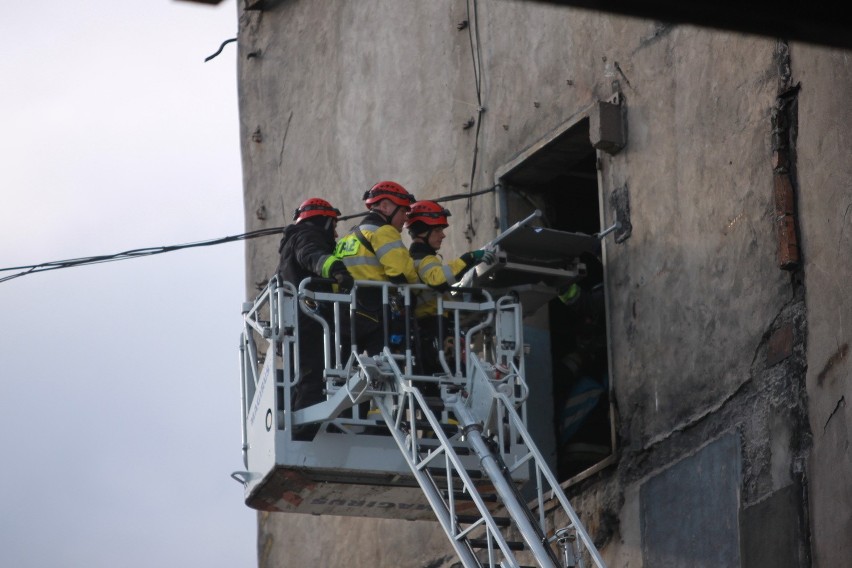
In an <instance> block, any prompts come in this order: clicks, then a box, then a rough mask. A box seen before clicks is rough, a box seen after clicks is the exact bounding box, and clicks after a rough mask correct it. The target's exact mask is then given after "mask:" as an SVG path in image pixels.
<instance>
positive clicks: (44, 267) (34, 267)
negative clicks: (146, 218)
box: [0, 227, 284, 283]
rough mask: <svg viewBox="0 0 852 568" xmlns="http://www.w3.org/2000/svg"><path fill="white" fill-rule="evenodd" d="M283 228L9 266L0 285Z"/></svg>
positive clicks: (258, 234) (226, 241)
mask: <svg viewBox="0 0 852 568" xmlns="http://www.w3.org/2000/svg"><path fill="white" fill-rule="evenodd" d="M283 230H284V229H283V227H275V228H270V229H259V230H257V231H251V232H248V233H243V234H241V235H233V236H229V237H221V238H218V239H211V240H207V241H199V242H195V243H187V244H181V245H169V246H162V247H148V248H140V249H133V250H128V251H124V252H119V253H115V254H107V255H100V256H88V257H82V258H72V259H67V260H56V261H52V262H42V263H40V264H30V265H24V266H11V267H8V268H0V272H8V271H11V270H18V271H19V272H17V273H15V274H10V275H8V276H4V277H2V278H0V283H2V282H6V281H8V280H12V279H14V278H20V277H21V276H27V275H29V274H35V273H37V272H46V271H48V270H59V269H62V268H72V267H74V266H87V265H90V264H101V263H104V262H115V261H118V260H128V259H131V258H141V257H145V256H153V255H156V254H163V253H167V252H173V251H176V250H183V249H188V248H196V247H208V246H213V245H221V244H224V243H230V242H234V241H244V240H248V239H255V238H258V237H265V236H268V235H274V234H278V233H281V232H282V231H283Z"/></svg>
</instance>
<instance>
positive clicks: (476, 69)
mask: <svg viewBox="0 0 852 568" xmlns="http://www.w3.org/2000/svg"><path fill="white" fill-rule="evenodd" d="M471 3H473V18H472V19H471V9H470V8H471ZM466 5H467V20H468V22H470V25H468V26H467V30H468V31H467V33H468V39H469V40H470V55H471V58H472V60H473V61H472V63H473V81H474V86H475V88H476V105H477V106H476V112H477V116H476V132H475V133H474V138H473V159H472V160H471V166H470V180H469V182H468V186H467V187H468V196H467V197H468V200H467V207H466V209H467V229H466V230H465V236H466V237H467V240H468V242H472V241H473V237H475V236H476V229H475V228H474V226H473V184H474V181H475V179H476V162H477V158H478V155H479V133H480V131H481V128H482V113H483V112H485V108H484V107H483V106H482V50H481V48H480V45H479V10H478V9H477V7H476V0H467V3H466ZM474 35H476V41H475V42H474V37H473V36H474Z"/></svg>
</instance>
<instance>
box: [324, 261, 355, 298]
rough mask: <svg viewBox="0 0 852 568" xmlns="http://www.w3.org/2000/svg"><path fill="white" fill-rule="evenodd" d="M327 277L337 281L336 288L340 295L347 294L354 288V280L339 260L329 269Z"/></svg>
mask: <svg viewBox="0 0 852 568" xmlns="http://www.w3.org/2000/svg"><path fill="white" fill-rule="evenodd" d="M329 276H331V277H332V278H334V279H335V280H337V288H338V290H339V291H340V293H342V294H348V293H349V292H350V291H351V290H352V287H353V286H355V279H354V278H352V275H351V274H349V271H348V270H346V265H345V264H343V263H342V262H341V261H339V260H338V261H336V262H335V263H334V264H332V265H331V267H330V268H329Z"/></svg>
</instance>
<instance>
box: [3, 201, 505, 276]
mask: <svg viewBox="0 0 852 568" xmlns="http://www.w3.org/2000/svg"><path fill="white" fill-rule="evenodd" d="M496 189H497V186H496V185H495V186H492V187H489V188H487V189H482V190H480V191H476V192H469V193H459V194H455V195H446V196H444V197H441V198H438V199H436V200H435V201H455V200H456V199H469V198H470V197H473V196H476V195H482V194H485V193H490V192H492V191H495V190H496ZM367 213H368V212H366V211H365V212H364V213H352V214H350V215H344V216H342V217H338V221H345V220H347V219H354V218H356V217H363V216H364V215H366V214H367ZM283 232H284V227H269V228H267V229H258V230H256V231H250V232H248V233H242V234H239V235H231V236H228V237H220V238H218V239H209V240H206V241H198V242H194V243H185V244H180V245H166V246H161V247H146V248H138V249H131V250H127V251H124V252H119V253H115V254H105V255H98V256H84V257H81V258H70V259H66V260H54V261H51V262H42V263H39V264H25V265H21V266H9V267H6V268H0V272H10V271H12V270H17V271H18V272H16V273H15V274H10V275H8V276H4V277H2V278H0V283H3V282H6V281H8V280H13V279H15V278H20V277H21V276H27V275H29V274H35V273H37V272H46V271H48V270H60V269H62V268H73V267H75V266H88V265H90V264H101V263H104V262H116V261H119V260H129V259H131V258H141V257H146V256H154V255H156V254H163V253H167V252H174V251H176V250H184V249H188V248H197V247H209V246H214V245H221V244H225V243H231V242H236V241H245V240H249V239H256V238H258V237H268V236H270V235H277V234H280V233H283Z"/></svg>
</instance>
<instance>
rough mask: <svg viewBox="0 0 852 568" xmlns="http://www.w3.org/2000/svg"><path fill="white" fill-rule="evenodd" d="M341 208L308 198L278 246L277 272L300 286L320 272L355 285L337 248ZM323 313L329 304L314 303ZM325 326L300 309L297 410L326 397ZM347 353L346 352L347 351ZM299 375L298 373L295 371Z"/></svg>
mask: <svg viewBox="0 0 852 568" xmlns="http://www.w3.org/2000/svg"><path fill="white" fill-rule="evenodd" d="M339 216H340V211H339V210H338V209H336V208H335V207H332V205H331V204H330V203H329V202H328V201H326V200H325V199H320V198H318V197H312V198H310V199H306V200H305V201H304V202H302V204H301V205H299V207H298V208H297V209H296V212H295V213H294V215H293V220H294V221H295V223H293V224H290V225H288V226H287V227H286V228H285V229H284V236H283V237H282V238H281V244H280V245H279V247H278V252H279V254H280V260H279V263H278V269H277V275H278V278H279V279H280V280H282V281H287V282H290V283H292V284H293V285H294V286H296V287H297V288H298V286H299V283H300V282H301V281H302V280H304V279H305V278H309V277H312V276H320V277H323V278H332V279H334V280H336V281H337V286H338V288H339V290H340V291H341V292H346V291H348V290H350V289H351V288H352V286H353V285H354V282H353V278H352V276H351V275H350V274H349V272H348V271H347V269H346V266H345V265H344V264H343V263H342V262H341V261H340V260H339V259H337V258H336V257H335V256H334V255H333V254H332V253H333V252H334V246H335V238H336V237H337V231H336V227H337V218H338V217H339ZM311 289H313V290H319V291H327V292H330V291H332V287H331V285H329V284H323V283H321V284H318V285H312V286H311ZM313 307H314V308H315V309H316V310H317V311H318V312H319V313H320V314H321V315H325V316H326V317H327V318H328V315H329V314H327V313H325V314H323V312H324V311H326V312H327V311H329V310H324V309H323V308H325V306H317V305H314V306H313ZM341 327H343V328H344V329H342V330H341V331H344V330H345V332H346V333H344V334H343V335H344V336H346V335H348V325H343V326H341ZM322 341H323V330H322V327H321V326H320V324H319V323H317V322H316V321H315V320H313V319H311V318H310V317H309V316H307V315H305V314H304V313H302V311H301V310H299V366H300V368H299V369H298V370H297V371H298V374H299V377H300V378H299V382H298V384H297V385H296V386H295V387H294V393H293V395H294V396H293V410H298V409H300V408H305V407H306V406H310V405H312V404H316V403H318V402H322V401H323V367H324V363H325V361H324V358H323V348H322ZM344 353H345V352H344ZM294 376H295V375H294Z"/></svg>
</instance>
